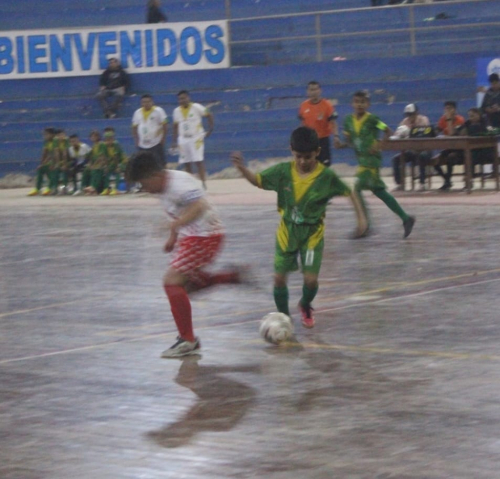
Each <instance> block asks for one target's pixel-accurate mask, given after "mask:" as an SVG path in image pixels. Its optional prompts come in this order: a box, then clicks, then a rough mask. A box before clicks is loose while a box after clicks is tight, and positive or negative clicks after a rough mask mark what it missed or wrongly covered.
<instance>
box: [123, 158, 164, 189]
mask: <svg viewBox="0 0 500 479" xmlns="http://www.w3.org/2000/svg"><path fill="white" fill-rule="evenodd" d="M160 171H163V168H162V167H161V166H160V165H159V164H158V161H157V159H156V157H155V156H154V155H153V154H152V153H151V152H149V151H140V152H139V153H136V154H134V155H132V157H131V158H130V160H129V162H128V164H127V170H126V172H125V177H126V178H127V181H128V182H129V183H135V182H140V181H141V180H143V179H144V178H149V177H151V176H153V175H154V174H155V173H159V172H160Z"/></svg>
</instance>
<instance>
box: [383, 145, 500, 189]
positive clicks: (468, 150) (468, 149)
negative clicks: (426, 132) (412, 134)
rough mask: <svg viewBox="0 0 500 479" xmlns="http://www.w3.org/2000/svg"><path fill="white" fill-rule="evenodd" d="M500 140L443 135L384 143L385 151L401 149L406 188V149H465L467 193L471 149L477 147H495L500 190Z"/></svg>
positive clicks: (497, 187)
mask: <svg viewBox="0 0 500 479" xmlns="http://www.w3.org/2000/svg"><path fill="white" fill-rule="evenodd" d="M499 141H500V137H498V136H443V137H436V138H406V139H398V140H387V141H386V142H385V143H383V144H382V149H383V150H384V151H394V150H400V151H401V156H400V160H399V161H400V167H401V170H400V171H401V185H402V187H403V190H404V189H405V170H406V168H405V155H404V151H408V150H413V151H427V150H449V149H450V150H463V151H464V157H465V161H464V163H465V186H466V188H467V193H470V192H471V187H472V158H471V150H474V149H477V148H494V149H495V156H494V161H493V174H494V178H495V183H496V190H497V191H500V180H499V177H498V148H497V144H498V142H499Z"/></svg>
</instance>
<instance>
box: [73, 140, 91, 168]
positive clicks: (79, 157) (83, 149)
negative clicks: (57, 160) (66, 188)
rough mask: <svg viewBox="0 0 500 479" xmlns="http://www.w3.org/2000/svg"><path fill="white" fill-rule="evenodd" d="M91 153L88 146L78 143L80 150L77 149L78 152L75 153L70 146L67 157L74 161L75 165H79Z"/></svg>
mask: <svg viewBox="0 0 500 479" xmlns="http://www.w3.org/2000/svg"><path fill="white" fill-rule="evenodd" d="M91 151H92V148H90V146H89V145H87V143H80V148H79V149H78V152H76V151H75V149H74V148H73V147H72V146H70V147H69V148H68V152H69V157H70V158H71V159H73V160H76V163H77V165H81V164H82V163H83V162H84V161H85V160H86V157H87V155H88V154H89V153H90V152H91Z"/></svg>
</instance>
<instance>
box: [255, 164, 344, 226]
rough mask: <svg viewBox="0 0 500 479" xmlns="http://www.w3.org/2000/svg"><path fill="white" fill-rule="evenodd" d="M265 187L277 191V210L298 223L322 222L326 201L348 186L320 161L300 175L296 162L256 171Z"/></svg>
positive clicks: (259, 183)
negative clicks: (310, 170) (307, 173)
mask: <svg viewBox="0 0 500 479" xmlns="http://www.w3.org/2000/svg"><path fill="white" fill-rule="evenodd" d="M257 183H258V185H259V187H260V188H262V189H264V190H272V191H276V192H277V193H278V211H279V212H280V214H281V216H282V217H283V220H284V221H286V222H290V223H294V224H297V225H300V224H304V225H314V224H318V223H322V222H323V218H324V217H325V212H326V206H327V204H328V201H329V200H330V199H331V198H333V197H334V196H348V195H349V194H350V193H351V190H350V188H349V187H348V186H347V185H346V184H345V183H344V182H343V181H342V180H341V179H340V178H339V177H338V176H337V175H336V174H335V173H334V172H333V171H332V170H330V169H329V168H326V167H325V166H324V165H322V164H321V163H317V164H316V168H315V169H314V171H312V172H311V173H310V174H309V175H307V176H305V177H301V176H300V175H299V174H298V172H297V169H296V167H295V162H294V161H292V162H286V163H280V164H278V165H275V166H272V167H271V168H267V169H266V170H264V171H262V172H261V173H258V174H257Z"/></svg>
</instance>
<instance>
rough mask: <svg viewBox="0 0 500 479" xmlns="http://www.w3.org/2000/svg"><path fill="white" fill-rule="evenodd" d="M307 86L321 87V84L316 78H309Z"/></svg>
mask: <svg viewBox="0 0 500 479" xmlns="http://www.w3.org/2000/svg"><path fill="white" fill-rule="evenodd" d="M307 86H319V87H321V85H320V84H319V82H318V81H316V80H311V81H310V82H309V83H308V84H307Z"/></svg>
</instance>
